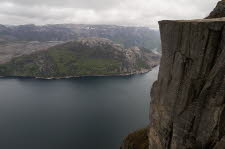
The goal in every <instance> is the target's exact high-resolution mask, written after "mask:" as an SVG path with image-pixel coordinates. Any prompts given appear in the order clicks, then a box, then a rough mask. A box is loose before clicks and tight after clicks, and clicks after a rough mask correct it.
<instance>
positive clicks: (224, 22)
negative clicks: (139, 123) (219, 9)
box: [149, 18, 225, 149]
mask: <svg viewBox="0 0 225 149" xmlns="http://www.w3.org/2000/svg"><path fill="white" fill-rule="evenodd" d="M159 25H160V31H161V40H162V59H161V64H160V71H159V76H158V80H157V81H156V82H155V83H154V85H153V88H152V91H151V97H152V100H151V107H150V131H149V142H150V148H152V149H198V148H199V149H202V148H203V149H222V148H223V147H224V148H225V146H224V145H225V144H224V143H225V142H224V141H225V140H224V139H225V119H224V118H225V109H224V106H225V103H224V102H225V29H224V26H225V18H222V19H208V20H207V19H205V20H190V21H161V22H159ZM222 146H223V147H222Z"/></svg>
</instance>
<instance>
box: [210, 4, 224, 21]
mask: <svg viewBox="0 0 225 149" xmlns="http://www.w3.org/2000/svg"><path fill="white" fill-rule="evenodd" d="M222 17H225V0H222V1H219V2H218V3H217V6H216V8H215V9H214V10H213V11H212V12H211V13H210V14H209V16H208V17H206V19H210V18H222Z"/></svg>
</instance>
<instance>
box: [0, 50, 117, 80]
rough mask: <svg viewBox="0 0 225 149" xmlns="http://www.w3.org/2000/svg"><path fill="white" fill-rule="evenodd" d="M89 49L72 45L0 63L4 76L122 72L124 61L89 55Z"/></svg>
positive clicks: (0, 72)
mask: <svg viewBox="0 0 225 149" xmlns="http://www.w3.org/2000/svg"><path fill="white" fill-rule="evenodd" d="M87 55H88V54H87V50H83V52H82V51H79V52H76V51H74V50H71V49H70V48H66V47H60V48H56V49H54V48H52V49H50V50H48V51H47V52H46V51H44V52H38V53H35V54H32V55H29V56H22V57H18V58H14V59H13V60H12V61H10V62H9V63H6V64H3V65H0V75H2V76H37V77H63V76H79V75H103V74H115V73H118V72H116V71H119V69H120V67H121V62H120V61H118V60H114V59H109V58H95V57H89V56H87Z"/></svg>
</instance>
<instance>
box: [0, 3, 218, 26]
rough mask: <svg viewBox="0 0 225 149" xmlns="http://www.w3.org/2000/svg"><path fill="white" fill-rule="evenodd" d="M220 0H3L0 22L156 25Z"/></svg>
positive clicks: (197, 13)
mask: <svg viewBox="0 0 225 149" xmlns="http://www.w3.org/2000/svg"><path fill="white" fill-rule="evenodd" d="M217 2H218V0H0V24H38V25H42V24H55V23H60V24H62V23H79V24H115V25H130V26H133V25H135V26H149V27H151V28H157V26H158V24H157V21H158V20H162V19H196V18H203V17H205V16H207V15H208V14H209V12H210V11H211V10H212V9H213V8H214V7H215V5H216V3H217Z"/></svg>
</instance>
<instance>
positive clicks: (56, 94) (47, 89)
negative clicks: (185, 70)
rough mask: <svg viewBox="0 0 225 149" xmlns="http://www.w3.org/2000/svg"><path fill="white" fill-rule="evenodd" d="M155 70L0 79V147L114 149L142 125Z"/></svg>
mask: <svg viewBox="0 0 225 149" xmlns="http://www.w3.org/2000/svg"><path fill="white" fill-rule="evenodd" d="M157 72H158V68H155V69H154V70H153V71H151V72H149V73H147V74H143V75H136V76H128V77H87V78H79V79H64V80H37V79H0V149H119V146H120V144H121V142H122V140H123V138H124V137H125V136H126V135H127V134H128V133H130V132H132V131H134V130H136V129H139V128H142V127H145V126H147V124H148V113H149V112H148V111H149V102H150V101H149V100H150V97H149V93H150V87H151V84H152V83H153V81H154V80H155V79H156V77H157Z"/></svg>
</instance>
